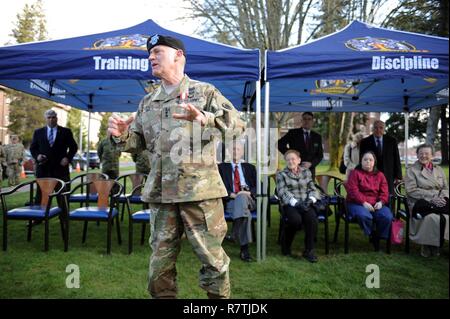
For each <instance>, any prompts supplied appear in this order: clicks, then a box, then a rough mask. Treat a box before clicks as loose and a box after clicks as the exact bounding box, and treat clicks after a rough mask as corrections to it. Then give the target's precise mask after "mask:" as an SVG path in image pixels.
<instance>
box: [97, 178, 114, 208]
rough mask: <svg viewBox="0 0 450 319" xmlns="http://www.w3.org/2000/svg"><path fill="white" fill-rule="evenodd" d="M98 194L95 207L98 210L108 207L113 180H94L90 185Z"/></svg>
mask: <svg viewBox="0 0 450 319" xmlns="http://www.w3.org/2000/svg"><path fill="white" fill-rule="evenodd" d="M92 184H93V185H94V186H95V188H96V189H97V192H98V200H97V205H98V207H99V208H106V207H108V206H109V204H108V203H109V194H110V192H111V189H112V188H113V186H114V184H115V181H113V180H96V181H94V182H93V183H92Z"/></svg>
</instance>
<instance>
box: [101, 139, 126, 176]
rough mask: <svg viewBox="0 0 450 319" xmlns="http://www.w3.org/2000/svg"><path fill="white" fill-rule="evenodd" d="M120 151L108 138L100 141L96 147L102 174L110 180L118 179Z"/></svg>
mask: <svg viewBox="0 0 450 319" xmlns="http://www.w3.org/2000/svg"><path fill="white" fill-rule="evenodd" d="M120 154H121V151H120V149H119V148H118V147H117V146H116V144H115V143H113V142H112V141H111V139H110V138H109V137H107V138H105V139H103V140H101V141H100V142H99V143H98V146H97V155H98V157H99V158H100V162H101V164H102V173H105V174H106V175H108V177H109V178H110V179H116V178H117V177H119V157H120Z"/></svg>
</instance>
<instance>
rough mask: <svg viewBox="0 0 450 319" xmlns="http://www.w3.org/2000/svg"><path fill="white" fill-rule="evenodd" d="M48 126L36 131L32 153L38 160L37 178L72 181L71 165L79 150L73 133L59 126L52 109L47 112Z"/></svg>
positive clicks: (31, 147) (31, 148)
mask: <svg viewBox="0 0 450 319" xmlns="http://www.w3.org/2000/svg"><path fill="white" fill-rule="evenodd" d="M45 119H46V121H47V125H46V126H45V127H42V128H39V129H36V130H35V131H34V134H33V140H32V142H31V146H30V152H31V155H32V156H33V158H34V159H35V160H36V164H37V166H36V177H37V178H40V177H54V178H59V179H62V180H63V181H66V182H67V181H69V180H70V174H69V164H70V162H71V161H72V158H73V156H74V155H75V153H76V152H77V150H78V145H77V143H76V142H75V140H74V138H73V134H72V131H71V130H70V129H68V128H65V127H62V126H59V125H58V117H57V115H56V112H55V111H54V110H52V109H50V110H47V111H46V112H45Z"/></svg>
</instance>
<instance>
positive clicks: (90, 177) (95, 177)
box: [86, 173, 105, 194]
mask: <svg viewBox="0 0 450 319" xmlns="http://www.w3.org/2000/svg"><path fill="white" fill-rule="evenodd" d="M102 180H105V176H104V175H103V174H100V173H87V174H86V182H87V183H90V182H92V183H91V184H89V185H88V189H89V194H97V193H98V190H97V187H96V185H95V183H94V182H95V181H102Z"/></svg>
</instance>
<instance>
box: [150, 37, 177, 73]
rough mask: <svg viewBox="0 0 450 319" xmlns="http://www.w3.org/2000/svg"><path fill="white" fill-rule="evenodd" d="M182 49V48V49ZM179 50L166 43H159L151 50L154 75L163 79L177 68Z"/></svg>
mask: <svg viewBox="0 0 450 319" xmlns="http://www.w3.org/2000/svg"><path fill="white" fill-rule="evenodd" d="M180 51H181V50H180ZM176 56H177V50H176V49H173V48H171V47H168V46H165V45H157V46H155V47H153V48H152V49H151V50H150V56H149V57H148V59H149V60H150V64H151V66H152V75H153V76H155V77H157V78H161V79H163V78H164V77H166V76H167V75H169V74H170V73H171V71H172V70H174V69H175V66H176V63H175V58H176Z"/></svg>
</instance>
